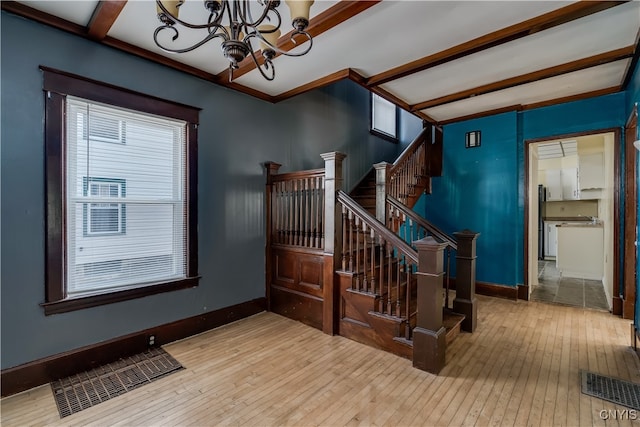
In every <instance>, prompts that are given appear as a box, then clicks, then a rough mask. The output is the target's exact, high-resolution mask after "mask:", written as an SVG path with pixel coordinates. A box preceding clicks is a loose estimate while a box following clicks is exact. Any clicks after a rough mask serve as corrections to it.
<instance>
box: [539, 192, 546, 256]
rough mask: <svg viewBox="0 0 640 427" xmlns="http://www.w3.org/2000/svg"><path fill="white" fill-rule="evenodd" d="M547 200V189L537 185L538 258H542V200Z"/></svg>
mask: <svg viewBox="0 0 640 427" xmlns="http://www.w3.org/2000/svg"><path fill="white" fill-rule="evenodd" d="M546 200H547V189H546V188H544V186H543V185H538V259H540V260H542V259H544V234H545V233H544V231H545V230H544V202H545V201H546Z"/></svg>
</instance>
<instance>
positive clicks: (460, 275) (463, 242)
mask: <svg viewBox="0 0 640 427" xmlns="http://www.w3.org/2000/svg"><path fill="white" fill-rule="evenodd" d="M453 235H454V236H455V238H456V241H457V243H458V253H457V255H456V299H454V300H453V311H455V312H456V313H460V314H464V317H465V318H464V321H463V322H462V330H463V331H467V332H473V331H475V330H476V326H477V325H478V304H477V302H476V258H477V257H476V239H477V238H478V236H479V235H480V233H476V232H474V231H471V230H463V231H458V232H456V233H453Z"/></svg>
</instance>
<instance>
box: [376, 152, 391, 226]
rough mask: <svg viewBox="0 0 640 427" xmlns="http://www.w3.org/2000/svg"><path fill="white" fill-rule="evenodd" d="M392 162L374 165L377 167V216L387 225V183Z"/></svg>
mask: <svg viewBox="0 0 640 427" xmlns="http://www.w3.org/2000/svg"><path fill="white" fill-rule="evenodd" d="M391 166H392V165H391V163H387V162H381V163H376V164H375V165H373V167H374V168H376V218H377V219H378V221H380V222H381V223H383V224H384V225H387V185H388V184H389V169H391Z"/></svg>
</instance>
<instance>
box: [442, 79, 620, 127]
mask: <svg viewBox="0 0 640 427" xmlns="http://www.w3.org/2000/svg"><path fill="white" fill-rule="evenodd" d="M621 90H622V87H621V86H612V87H608V88H605V89H598V90H593V91H590V92H585V93H579V94H577V95H570V96H563V97H561V98H555V99H549V100H547V101H541V102H535V103H532V104H516V105H509V106H506V107H500V108H496V109H493V110H488V111H481V112H479V113H474V114H469V115H466V116H460V117H452V118H450V119H446V120H441V121H439V122H438V125H442V126H444V125H448V124H451V123H457V122H463V121H465V120H471V119H476V118H479V117H486V116H493V115H495V114H500V113H506V112H508V111H524V110H533V109H536V108H542V107H549V106H552V105H558V104H564V103H566V102H572V101H580V100H582V99H588V98H595V97H597V96H603V95H610V94H612V93H618V92H620V91H621Z"/></svg>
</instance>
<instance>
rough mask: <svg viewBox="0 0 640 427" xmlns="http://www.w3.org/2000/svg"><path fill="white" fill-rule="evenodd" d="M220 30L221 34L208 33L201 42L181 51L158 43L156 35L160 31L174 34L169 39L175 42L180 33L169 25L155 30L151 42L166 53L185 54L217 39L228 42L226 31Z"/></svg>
mask: <svg viewBox="0 0 640 427" xmlns="http://www.w3.org/2000/svg"><path fill="white" fill-rule="evenodd" d="M220 28H222V30H223V32H221V33H217V32H209V34H208V35H207V36H206V37H205V38H203V39H202V40H200V41H199V42H197V43H196V44H194V45H192V46H189V47H185V48H182V49H173V48H170V47H166V46H163V45H162V44H161V43H160V42H159V41H158V34H160V32H161V31H163V30H173V32H174V33H175V34H174V36H173V37H172V38H171V40H172V41H175V40H176V39H177V38H178V37H179V35H180V33H179V32H178V30H177V29H176V28H174V27H173V26H171V25H163V26H161V27H158V28H156V30H155V31H154V32H153V41H154V42H155V43H156V46H158V47H159V48H160V49H163V50H166V51H167V52H171V53H186V52H191V51H192V50H194V49H197V48H199V47H200V46H202V45H203V44H205V43H207V42H208V41H209V40H213V39H215V38H217V37H220V38H222V39H223V40H224V41H227V40H229V36H227V34H226V29H225V28H224V27H220Z"/></svg>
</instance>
